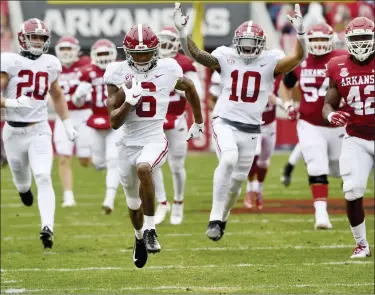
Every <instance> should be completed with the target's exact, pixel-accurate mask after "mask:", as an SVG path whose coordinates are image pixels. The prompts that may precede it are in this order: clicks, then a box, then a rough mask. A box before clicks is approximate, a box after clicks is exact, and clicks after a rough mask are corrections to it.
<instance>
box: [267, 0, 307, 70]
mask: <svg viewBox="0 0 375 295" xmlns="http://www.w3.org/2000/svg"><path fill="white" fill-rule="evenodd" d="M294 13H295V17H294V18H292V17H291V16H289V15H288V16H287V17H288V19H289V20H290V22H291V23H292V25H293V27H294V28H295V30H296V31H297V44H296V47H295V50H294V52H293V53H292V54H290V55H288V56H286V57H284V58H282V59H281V60H280V61H279V62H278V64H277V65H276V67H275V70H274V75H275V76H277V75H279V74H286V73H289V72H290V71H292V70H293V69H295V68H296V67H297V66H298V65H299V64H300V63H301V62H302V61H303V60H305V59H306V58H307V54H308V52H307V44H306V34H305V28H304V27H303V18H302V15H301V10H300V7H299V4H296V5H295V10H294Z"/></svg>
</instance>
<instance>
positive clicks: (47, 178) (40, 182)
mask: <svg viewBox="0 0 375 295" xmlns="http://www.w3.org/2000/svg"><path fill="white" fill-rule="evenodd" d="M35 183H36V186H37V187H38V188H39V187H46V186H51V185H52V179H51V175H50V174H48V173H40V174H36V175H35Z"/></svg>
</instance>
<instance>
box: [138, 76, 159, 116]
mask: <svg viewBox="0 0 375 295" xmlns="http://www.w3.org/2000/svg"><path fill="white" fill-rule="evenodd" d="M141 86H142V88H144V89H148V90H149V91H150V92H156V86H155V84H154V83H152V82H142V83H141ZM135 112H136V114H137V115H138V117H142V118H152V117H153V116H155V115H156V99H155V97H153V96H147V95H146V96H142V98H141V102H140V103H139V104H138V106H137V109H136V111H135Z"/></svg>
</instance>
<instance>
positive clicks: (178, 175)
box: [172, 168, 186, 202]
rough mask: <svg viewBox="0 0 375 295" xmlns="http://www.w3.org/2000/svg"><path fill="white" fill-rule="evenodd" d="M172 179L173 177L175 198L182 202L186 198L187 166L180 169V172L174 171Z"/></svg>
mask: <svg viewBox="0 0 375 295" xmlns="http://www.w3.org/2000/svg"><path fill="white" fill-rule="evenodd" d="M172 179H173V190H174V200H175V201H178V202H181V201H183V200H184V190H185V182H186V170H185V168H183V169H180V170H179V171H178V172H173V173H172Z"/></svg>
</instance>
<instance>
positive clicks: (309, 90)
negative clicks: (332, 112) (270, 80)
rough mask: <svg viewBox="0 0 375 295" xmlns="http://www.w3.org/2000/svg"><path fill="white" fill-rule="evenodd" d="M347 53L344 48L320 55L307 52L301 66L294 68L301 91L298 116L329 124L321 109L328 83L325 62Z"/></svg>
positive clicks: (317, 122)
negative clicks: (307, 54)
mask: <svg viewBox="0 0 375 295" xmlns="http://www.w3.org/2000/svg"><path fill="white" fill-rule="evenodd" d="M345 53H347V51H345V50H333V51H331V52H330V53H328V54H325V55H322V56H315V55H312V54H309V56H308V57H307V59H306V60H305V61H304V62H302V64H301V66H299V67H298V68H296V69H295V70H294V74H295V75H296V77H297V79H298V85H299V89H300V91H301V101H300V108H299V112H300V118H301V119H302V120H305V121H307V122H309V123H310V124H313V125H316V126H330V127H335V126H334V125H328V124H327V122H326V120H324V119H323V115H322V109H323V105H324V99H325V95H326V92H327V89H328V85H329V79H328V77H327V76H326V64H327V63H328V62H329V60H330V59H331V58H333V57H335V56H339V55H342V54H345Z"/></svg>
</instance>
